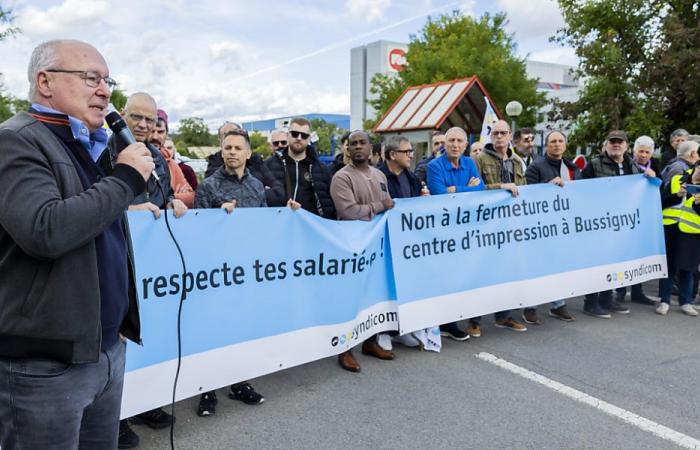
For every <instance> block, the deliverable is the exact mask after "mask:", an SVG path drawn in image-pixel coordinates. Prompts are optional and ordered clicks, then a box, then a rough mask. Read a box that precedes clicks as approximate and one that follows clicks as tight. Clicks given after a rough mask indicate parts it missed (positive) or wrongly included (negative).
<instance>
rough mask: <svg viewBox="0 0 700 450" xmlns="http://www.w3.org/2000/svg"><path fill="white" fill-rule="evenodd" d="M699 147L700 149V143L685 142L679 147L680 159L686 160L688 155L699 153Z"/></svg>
mask: <svg viewBox="0 0 700 450" xmlns="http://www.w3.org/2000/svg"><path fill="white" fill-rule="evenodd" d="M698 147H700V143H697V142H695V141H685V142H682V143H681V145H679V146H678V150H677V152H678V157H679V158H685V157H687V156H688V155H690V154H691V153H693V152H697V151H698Z"/></svg>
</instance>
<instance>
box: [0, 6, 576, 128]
mask: <svg viewBox="0 0 700 450" xmlns="http://www.w3.org/2000/svg"><path fill="white" fill-rule="evenodd" d="M3 5H4V7H6V8H7V7H8V6H9V7H10V8H12V9H13V10H14V15H15V18H16V19H15V22H16V25H18V26H20V27H21V28H22V33H21V34H20V35H19V36H17V37H16V38H10V39H7V40H5V41H2V42H0V57H1V58H2V65H1V67H2V68H1V69H0V71H1V72H2V73H3V76H4V85H5V88H6V90H7V91H9V92H10V93H12V94H14V95H17V96H22V97H25V96H26V95H27V90H28V86H29V85H28V82H27V81H26V67H27V62H28V59H29V55H30V53H31V50H32V48H33V47H34V46H36V45H37V44H38V43H40V42H42V41H45V40H49V39H56V38H75V39H81V40H85V41H88V42H90V43H92V44H93V45H95V46H96V47H97V48H98V50H100V51H101V52H102V54H103V55H104V56H105V59H106V60H107V63H108V65H109V67H110V71H111V75H112V76H113V77H114V78H115V79H116V80H117V81H118V82H119V84H120V88H122V89H123V90H125V91H126V92H127V93H133V92H136V91H146V92H149V93H151V94H152V95H153V96H154V97H155V98H156V100H157V102H158V104H159V106H161V107H163V108H164V109H165V110H166V111H168V114H170V117H171V122H176V121H177V120H178V119H180V118H184V117H190V116H198V117H203V118H204V119H205V120H206V121H207V123H208V124H209V125H210V126H211V127H214V128H215V127H216V126H217V125H218V124H220V123H221V122H223V120H226V119H227V120H236V121H247V120H253V119H261V118H271V117H277V116H288V115H293V114H304V113H310V112H322V113H349V111H350V49H351V48H352V47H356V46H359V45H362V44H367V43H370V42H374V41H377V40H382V39H383V40H391V41H398V42H408V41H409V39H410V35H412V34H414V35H415V34H418V32H419V31H420V30H421V28H422V27H423V25H424V24H425V21H426V20H427V17H428V15H431V16H433V17H435V16H437V15H439V14H441V13H446V12H450V11H452V10H454V9H459V10H460V11H462V12H463V13H464V14H470V15H473V16H480V15H481V14H482V13H484V12H486V11H488V12H491V13H495V12H498V11H505V12H506V13H507V14H508V17H509V19H510V23H509V25H508V29H509V31H510V32H512V33H514V34H515V39H516V41H517V43H518V52H519V54H520V55H521V56H526V55H529V57H530V58H531V59H535V60H539V61H549V62H560V63H564V64H575V63H576V57H575V55H574V53H573V50H572V49H569V48H561V47H558V46H556V45H555V44H551V43H549V42H548V38H549V36H551V35H553V34H554V33H555V31H556V29H557V28H559V27H561V26H563V24H564V22H563V19H562V17H561V14H560V13H559V9H558V7H557V4H556V2H555V1H552V0H527V1H523V0H494V1H474V0H460V1H449V0H402V1H396V0H337V1H321V0H317V1H312V0H297V1H295V2H282V1H271V0H200V1H197V2H193V1H184V0H140V1H136V0H123V1H118V2H110V1H108V0H54V1H48V0H47V1H38V0H31V1H29V0H9V1H7V0H6V1H3ZM465 75H469V74H465Z"/></svg>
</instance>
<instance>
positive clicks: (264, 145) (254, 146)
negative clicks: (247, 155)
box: [249, 131, 272, 159]
mask: <svg viewBox="0 0 700 450" xmlns="http://www.w3.org/2000/svg"><path fill="white" fill-rule="evenodd" d="M249 137H250V149H251V150H252V151H253V153H257V154H259V155H260V156H262V157H263V159H264V158H267V157H268V156H271V155H272V147H271V146H270V143H269V142H267V138H266V137H265V135H263V134H261V133H258V132H257V131H254V132H252V133H251V134H250V135H249Z"/></svg>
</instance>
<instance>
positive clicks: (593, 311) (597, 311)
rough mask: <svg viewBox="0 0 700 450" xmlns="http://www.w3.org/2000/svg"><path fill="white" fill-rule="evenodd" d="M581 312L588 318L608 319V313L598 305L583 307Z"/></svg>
mask: <svg viewBox="0 0 700 450" xmlns="http://www.w3.org/2000/svg"><path fill="white" fill-rule="evenodd" d="M583 312H585V313H586V314H588V315H589V316H593V317H598V318H599V319H609V318H610V311H608V310H606V309H605V308H602V307H601V306H599V305H590V306H589V305H586V306H584V307H583Z"/></svg>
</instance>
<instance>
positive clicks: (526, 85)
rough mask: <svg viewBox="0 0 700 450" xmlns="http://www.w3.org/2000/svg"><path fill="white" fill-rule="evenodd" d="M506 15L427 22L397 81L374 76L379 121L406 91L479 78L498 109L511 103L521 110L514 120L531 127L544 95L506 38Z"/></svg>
mask: <svg viewBox="0 0 700 450" xmlns="http://www.w3.org/2000/svg"><path fill="white" fill-rule="evenodd" d="M506 24H507V19H506V15H505V14H503V13H501V14H496V15H490V14H484V15H483V16H482V17H481V18H479V19H478V20H477V19H474V18H472V17H468V16H464V15H462V14H461V13H460V12H459V11H454V12H453V13H451V14H446V15H443V16H440V17H438V18H437V19H436V20H432V19H429V20H428V22H427V23H426V24H425V26H424V27H423V29H422V31H421V33H420V35H419V36H418V37H415V36H413V37H411V42H410V43H409V45H408V52H407V53H406V61H407V66H406V68H405V69H404V70H403V71H401V72H399V74H398V76H386V75H378V76H375V77H374V78H373V79H372V82H371V87H370V92H372V93H373V94H375V95H378V98H377V99H376V100H372V101H370V104H371V105H372V107H373V108H374V109H375V110H377V111H378V117H381V115H382V114H383V113H384V112H385V111H386V110H387V109H388V108H389V107H390V106H391V105H392V104H393V102H394V101H395V100H396V99H397V98H398V96H399V95H400V94H401V93H402V92H403V91H404V90H405V89H406V88H407V87H410V86H415V85H420V84H426V83H435V82H439V81H447V80H453V79H457V78H466V77H470V76H472V75H477V76H478V77H479V79H481V81H482V82H483V83H484V86H485V87H486V89H487V90H488V92H489V94H490V95H491V97H492V98H493V100H494V102H495V103H496V105H497V107H498V108H499V109H500V110H501V111H504V110H505V106H506V104H507V103H508V102H509V101H511V100H518V101H519V102H520V103H521V104H522V105H523V113H522V115H521V116H520V117H519V118H518V123H520V124H522V126H526V125H534V124H535V122H536V112H537V110H538V109H539V108H540V107H541V106H543V105H544V104H545V96H544V94H542V93H539V92H537V81H536V80H532V79H529V78H528V77H527V74H526V70H525V69H526V68H525V62H524V60H523V59H521V58H518V57H517V56H516V55H515V52H516V45H515V41H514V40H513V36H512V35H510V34H508V33H506V31H505V26H506Z"/></svg>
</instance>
